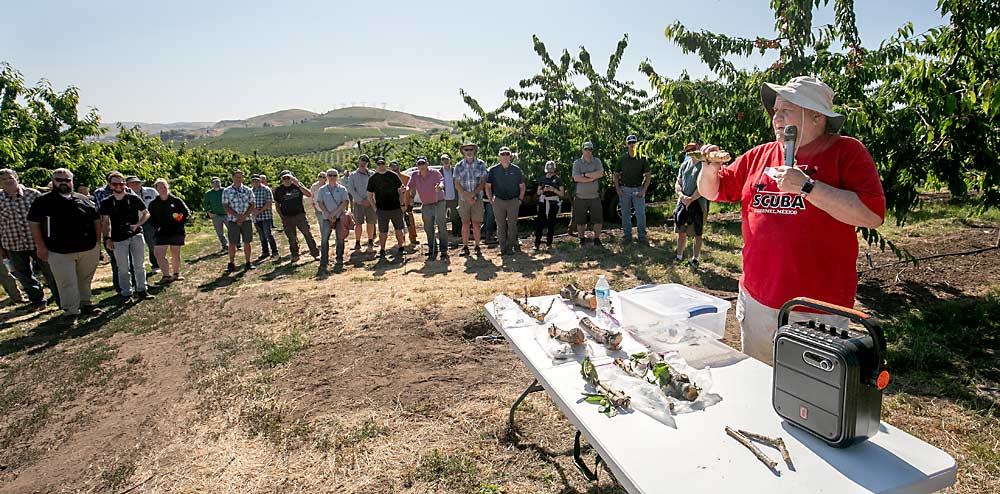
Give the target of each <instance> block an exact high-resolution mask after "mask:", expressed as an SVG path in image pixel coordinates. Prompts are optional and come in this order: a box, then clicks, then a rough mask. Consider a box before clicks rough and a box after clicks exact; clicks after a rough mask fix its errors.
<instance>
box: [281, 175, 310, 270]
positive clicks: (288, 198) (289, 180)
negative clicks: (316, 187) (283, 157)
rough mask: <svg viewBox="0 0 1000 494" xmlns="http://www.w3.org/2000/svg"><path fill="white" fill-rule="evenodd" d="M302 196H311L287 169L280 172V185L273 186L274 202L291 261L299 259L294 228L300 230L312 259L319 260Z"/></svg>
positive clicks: (297, 240)
mask: <svg viewBox="0 0 1000 494" xmlns="http://www.w3.org/2000/svg"><path fill="white" fill-rule="evenodd" d="M303 197H312V192H309V189H307V188H306V187H305V186H304V185H302V182H299V179H297V178H295V175H293V174H292V172H290V171H288V170H283V171H282V172H281V185H279V186H277V187H275V188H274V204H275V205H276V206H277V207H278V214H280V215H281V226H282V229H284V231H285V236H286V237H288V250H290V251H291V252H292V262H295V261H298V260H299V238H298V235H297V234H296V233H295V230H298V231H300V232H302V236H303V237H305V239H306V245H308V246H309V253H310V254H311V255H312V256H313V259H315V260H317V261H318V260H319V247H317V246H316V240H315V239H313V236H312V232H310V231H309V220H308V219H307V218H306V209H305V206H304V205H303V204H302V198H303Z"/></svg>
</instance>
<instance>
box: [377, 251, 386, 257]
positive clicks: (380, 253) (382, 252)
mask: <svg viewBox="0 0 1000 494" xmlns="http://www.w3.org/2000/svg"><path fill="white" fill-rule="evenodd" d="M378 256H379V257H381V258H382V259H385V249H379V250H378Z"/></svg>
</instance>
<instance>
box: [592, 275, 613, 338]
mask: <svg viewBox="0 0 1000 494" xmlns="http://www.w3.org/2000/svg"><path fill="white" fill-rule="evenodd" d="M594 295H596V296H597V323H598V324H601V325H604V326H609V325H610V323H611V321H610V320H609V319H608V312H610V311H611V285H609V284H608V280H607V278H605V277H604V275H603V274H602V275H601V276H600V278H597V286H595V287H594Z"/></svg>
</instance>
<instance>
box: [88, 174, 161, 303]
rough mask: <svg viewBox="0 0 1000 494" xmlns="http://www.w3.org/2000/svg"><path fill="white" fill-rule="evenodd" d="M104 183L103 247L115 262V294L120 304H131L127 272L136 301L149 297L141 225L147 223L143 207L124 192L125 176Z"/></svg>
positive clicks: (102, 202)
mask: <svg viewBox="0 0 1000 494" xmlns="http://www.w3.org/2000/svg"><path fill="white" fill-rule="evenodd" d="M110 177H111V178H110V179H109V180H108V185H109V186H110V187H111V191H112V193H111V195H110V196H108V197H107V198H105V199H104V200H103V201H101V203H100V204H99V205H98V211H100V213H101V219H102V223H103V230H104V245H105V247H107V249H108V250H110V251H112V252H114V253H115V256H114V258H115V261H117V262H118V276H119V279H118V295H119V297H120V302H121V303H129V302H131V301H132V288H133V287H132V278H133V276H132V275H130V274H129V271H130V270H131V272H132V273H134V277H135V292H136V296H137V297H138V298H139V299H146V298H149V297H150V295H149V293H148V292H147V291H146V268H145V260H146V240H145V237H144V236H143V235H142V228H143V225H144V224H145V223H146V221H147V220H149V211H147V210H146V204H145V203H143V201H142V199H141V198H140V197H139V196H137V195H135V194H128V193H126V192H125V189H126V185H125V176H124V175H122V174H121V173H119V172H112V173H111V175H110Z"/></svg>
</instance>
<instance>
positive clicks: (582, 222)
mask: <svg viewBox="0 0 1000 494" xmlns="http://www.w3.org/2000/svg"><path fill="white" fill-rule="evenodd" d="M603 177H604V164H603V163H601V159H600V158H598V157H596V156H594V145H593V144H592V143H590V142H585V143H583V156H581V157H580V158H577V160H576V161H574V162H573V181H574V182H576V194H575V195H574V196H573V223H575V224H576V231H577V233H578V234H579V236H580V245H586V243H587V235H586V233H585V232H586V230H587V220H588V219H589V220H590V224H591V225H593V226H594V245H596V246H598V247H600V246H601V245H602V244H601V223H603V222H604V207H603V206H602V205H601V178H603Z"/></svg>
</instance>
